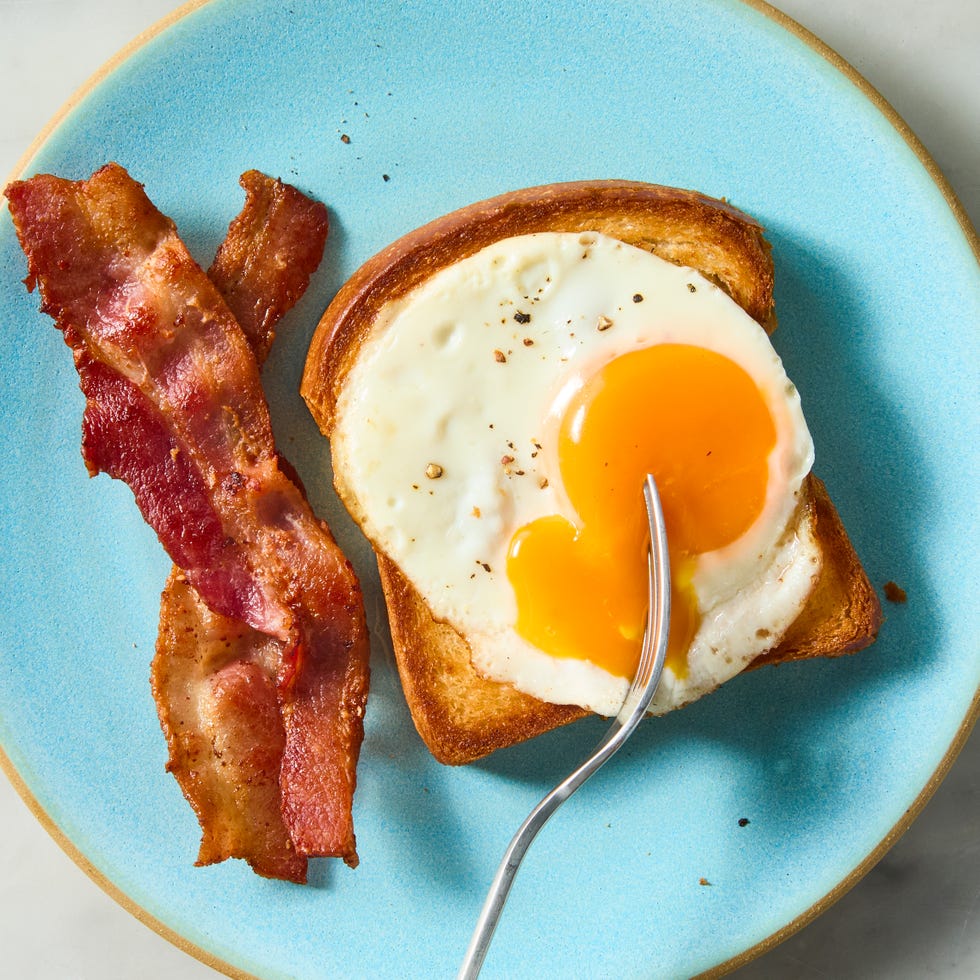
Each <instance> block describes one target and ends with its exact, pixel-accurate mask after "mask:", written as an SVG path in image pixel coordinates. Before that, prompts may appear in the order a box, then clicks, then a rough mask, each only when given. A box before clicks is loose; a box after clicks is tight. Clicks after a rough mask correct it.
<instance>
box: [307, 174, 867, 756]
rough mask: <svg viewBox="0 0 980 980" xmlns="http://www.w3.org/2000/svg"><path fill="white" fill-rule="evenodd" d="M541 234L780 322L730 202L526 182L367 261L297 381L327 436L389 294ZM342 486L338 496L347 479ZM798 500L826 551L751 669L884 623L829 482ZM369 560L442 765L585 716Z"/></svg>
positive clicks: (757, 255)
mask: <svg viewBox="0 0 980 980" xmlns="http://www.w3.org/2000/svg"><path fill="white" fill-rule="evenodd" d="M541 231H573V232H579V231H596V232H601V233H604V234H606V235H610V236H612V237H615V238H617V239H619V240H621V241H624V242H626V243H628V244H631V245H635V246H639V247H641V248H645V249H647V250H649V251H651V252H653V253H654V254H656V255H658V256H659V257H661V258H664V259H667V260H669V261H671V262H674V263H676V264H678V265H684V266H688V267H691V268H694V269H696V270H697V271H699V272H700V273H701V274H702V275H704V276H706V277H708V278H710V279H711V280H713V281H714V282H715V283H717V284H718V285H719V286H721V287H722V288H723V289H724V290H725V291H726V292H727V293H728V294H729V295H730V296H731V297H732V299H734V300H735V302H737V303H738V304H739V305H740V306H741V307H742V308H743V309H744V310H745V311H746V312H747V313H748V314H749V315H750V316H752V317H753V319H755V320H756V321H757V322H758V323H760V324H761V325H762V326H763V327H764V328H765V329H766V331H767V332H769V333H771V332H772V330H773V329H774V328H775V325H776V318H775V310H774V305H773V281H774V276H773V263H772V258H771V253H770V247H769V244H768V243H767V242H766V240H765V238H764V237H763V233H762V228H761V226H760V225H759V224H758V223H757V222H755V221H754V220H752V219H751V218H749V217H748V216H747V215H745V214H743V213H741V212H740V211H738V210H736V209H735V208H733V207H731V206H730V205H728V204H727V203H725V202H722V201H718V200H714V199H711V198H708V197H705V196H703V195H701V194H697V193H694V192H691V191H683V190H677V189H674V188H666V187H660V186H655V185H650V184H643V183H637V182H629V181H589V182H576V183H568V184H553V185H548V186H545V187H537V188H528V189H525V190H521V191H516V192H513V193H510V194H504V195H502V196H500V197H497V198H492V199H490V200H488V201H483V202H480V203H477V204H473V205H471V206H469V207H466V208H463V209H461V210H459V211H455V212H453V213H451V214H448V215H445V216H444V217H441V218H438V219H436V220H435V221H433V222H431V223H429V224H427V225H425V226H423V227H422V228H419V229H417V230H416V231H413V232H411V233H409V234H408V235H406V236H404V237H403V238H401V239H399V240H398V241H396V242H394V243H393V244H392V245H390V246H389V247H388V248H386V249H385V250H383V251H382V252H380V253H379V254H378V255H376V256H374V258H372V259H370V260H368V262H366V263H365V264H364V265H363V266H362V267H361V268H360V269H359V270H358V271H357V272H356V273H355V274H354V275H353V276H352V277H351V279H349V280H348V282H347V283H346V284H345V285H344V286H343V288H342V289H341V290H340V292H339V293H338V294H337V296H336V298H335V299H334V301H333V302H332V303H331V304H330V306H329V308H328V309H327V311H326V312H325V313H324V315H323V318H322V319H321V321H320V324H319V326H318V328H317V330H316V333H315V335H314V337H313V340H312V343H311V345H310V350H309V355H308V358H307V362H306V369H305V373H304V376H303V382H302V387H301V392H302V395H303V397H304V398H305V400H306V402H307V404H308V406H309V408H310V411H311V412H312V414H313V416H314V418H315V419H316V421H317V423H318V425H319V426H320V429H321V430H322V431H323V433H324V434H325V435H326V436H327V437H328V438H329V437H330V435H331V432H332V430H333V427H334V424H335V421H336V418H335V411H336V406H337V401H338V398H339V396H340V393H341V392H342V390H343V388H344V385H345V383H346V380H347V376H348V373H349V371H350V370H351V367H352V366H353V364H354V363H355V361H356V359H357V356H358V353H359V351H360V348H361V344H362V343H363V341H364V340H365V338H366V337H367V336H368V335H369V334H370V332H371V330H372V329H373V326H374V323H375V318H376V317H377V315H378V313H379V312H380V311H381V310H382V308H383V307H384V306H385V305H386V304H387V303H389V302H390V301H392V300H395V299H398V298H400V297H402V296H404V295H406V294H407V293H409V292H410V291H411V290H412V289H414V288H415V287H416V286H418V285H419V284H420V283H422V282H423V281H424V280H426V279H427V278H428V277H429V276H431V275H432V274H434V273H435V272H437V271H438V270H439V269H441V268H443V267H445V266H447V265H450V264H452V263H454V262H457V261H459V260H460V259H463V258H465V257H467V256H469V255H472V254H474V253H475V252H477V251H479V250H480V249H482V248H484V247H486V246H487V245H490V244H492V243H493V242H495V241H498V240H500V239H502V238H506V237H510V236H515V235H523V234H530V233H533V232H541ZM337 483H338V490H339V491H341V496H342V497H343V496H344V492H343V489H342V481H341V480H339V479H338V481H337ZM802 498H803V506H804V508H805V510H806V513H807V515H808V516H807V520H810V521H812V522H813V526H814V527H815V537H816V539H817V540H818V542H819V545H820V550H821V553H822V558H823V562H822V570H821V573H820V577H819V580H818V582H817V584H816V587H815V588H814V591H813V593H812V594H811V596H810V598H809V600H808V601H807V604H806V606H805V607H804V609H803V611H802V613H801V614H800V615H799V617H798V618H797V619H796V621H795V622H794V623H793V624H792V626H791V627H790V629H789V631H788V632H787V633H786V635H785V636H784V637H783V638H782V640H781V642H780V643H779V644H778V646H776V647H775V648H774V649H772V650H770V651H769V652H767V653H765V654H763V655H762V656H760V657H758V658H757V659H756V660H755V661H753V663H752V664H751V666H752V667H755V666H757V665H762V664H765V663H780V662H783V661H787V660H796V659H804V658H808V657H815V656H836V655H839V654H843V653H851V652H853V651H855V650H859V649H861V648H862V647H864V646H867V645H868V644H869V643H871V642H872V641H873V639H874V637H875V635H876V633H877V630H878V627H879V625H880V622H881V609H880V604H879V602H878V599H877V596H876V595H875V592H874V590H873V589H872V588H871V585H870V583H869V582H868V579H867V576H866V575H865V573H864V570H863V568H862V567H861V564H860V561H859V560H858V558H857V556H856V554H855V552H854V549H853V547H852V546H851V543H850V541H849V539H848V537H847V534H846V532H845V530H844V527H843V525H842V523H841V521H840V518H839V517H838V515H837V512H836V510H835V509H834V506H833V504H832V503H831V500H830V498H829V496H828V495H827V491H826V488H825V487H824V485H823V484H822V483H821V482H820V481H819V480H818V479H817V478H816V477H814V476H812V475H810V476H809V477H807V479H806V481H805V483H804V486H803V491H802ZM345 503H347V504H348V509H351V510H352V512H354V511H356V508H354V507H352V506H351V502H350V501H345ZM355 517H356V514H355ZM377 559H378V566H379V570H380V574H381V583H382V588H383V590H384V594H385V599H386V602H387V606H388V616H389V621H390V625H391V633H392V641H393V644H394V650H395V656H396V661H397V664H398V670H399V674H400V677H401V681H402V685H403V688H404V691H405V696H406V699H407V701H408V705H409V708H410V710H411V713H412V718H413V720H414V722H415V725H416V727H417V729H418V731H419V733H420V735H421V736H422V738H423V740H424V741H425V743H426V745H427V746H428V747H429V749H430V751H431V752H432V754H433V755H434V756H435V758H436V759H438V760H439V761H440V762H444V763H448V764H461V763H466V762H470V761H473V760H474V759H478V758H480V757H482V756H484V755H487V754H488V753H490V752H492V751H494V750H496V749H498V748H502V747H504V746H507V745H512V744H515V743H517V742H520V741H523V740H524V739H527V738H531V737H533V736H535V735H538V734H541V733H542V732H545V731H548V730H550V729H552V728H555V727H557V726H559V725H563V724H566V723H568V722H571V721H574V720H576V719H578V718H581V717H583V716H584V715H585V714H587V712H586V711H585V710H584V709H582V708H579V707H577V706H569V705H553V704H548V703H546V702H542V701H540V700H538V699H536V698H533V697H531V696H529V695H526V694H523V693H521V692H520V691H518V690H516V689H515V688H513V687H512V686H511V685H509V684H504V683H499V682H497V681H493V680H489V679H487V678H485V677H483V676H482V675H480V674H479V673H478V672H477V671H476V669H475V668H474V667H473V665H472V664H471V662H470V651H469V646H468V644H467V641H466V638H465V637H464V636H462V635H460V634H459V633H458V632H457V631H456V629H454V628H453V627H452V626H451V625H449V624H448V623H445V622H440V621H438V620H437V619H435V618H434V616H433V614H432V611H431V610H430V608H429V606H428V604H427V603H426V601H425V599H424V598H423V597H422V596H421V595H420V594H419V593H418V592H417V591H416V589H415V588H414V587H413V585H412V583H411V582H410V581H409V580H408V579H407V578H406V577H405V575H404V574H403V573H402V571H401V569H400V568H399V567H398V566H397V564H395V563H394V562H393V561H392V560H391V559H390V558H388V557H387V556H386V555H385V554H383V553H380V552H379V553H378V554H377Z"/></svg>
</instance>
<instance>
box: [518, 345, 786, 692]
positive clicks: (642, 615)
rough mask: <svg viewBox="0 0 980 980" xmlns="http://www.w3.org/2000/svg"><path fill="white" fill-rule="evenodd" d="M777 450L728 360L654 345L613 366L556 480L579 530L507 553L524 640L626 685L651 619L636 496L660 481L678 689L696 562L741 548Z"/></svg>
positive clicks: (577, 412)
mask: <svg viewBox="0 0 980 980" xmlns="http://www.w3.org/2000/svg"><path fill="white" fill-rule="evenodd" d="M775 444H776V429H775V424H774V423H773V420H772V417H771V415H770V413H769V410H768V408H767V406H766V403H765V400H764V399H763V396H762V393H761V392H760V391H759V388H758V387H757V385H756V384H755V382H754V381H753V380H752V378H751V377H750V376H749V375H748V374H747V373H746V372H745V370H744V369H743V368H741V367H739V366H738V365H737V364H735V363H734V362H733V361H731V360H729V359H728V358H727V357H724V356H723V355H721V354H718V353H716V352H714V351H711V350H706V349H704V348H701V347H693V346H690V345H686V344H660V345H657V346H654V347H648V348H645V349H642V350H637V351H634V352H632V353H629V354H625V355H623V356H621V357H618V358H616V359H615V360H613V361H611V362H609V363H608V364H607V365H606V366H605V367H604V368H602V369H601V370H600V371H599V372H598V373H597V374H596V375H594V376H593V377H592V378H591V379H589V380H588V381H587V382H586V383H585V384H584V385H583V386H582V388H581V389H580V390H579V391H578V392H577V394H576V395H575V396H574V397H573V399H572V401H571V402H570V404H569V406H568V408H567V410H566V411H565V414H564V415H563V416H562V419H561V423H560V428H559V445H558V460H559V467H560V470H561V476H562V480H563V482H564V485H565V490H566V492H567V494H568V497H569V500H570V502H571V503H572V505H573V506H574V508H575V511H576V513H577V519H576V520H575V522H574V523H573V522H572V521H570V520H568V519H567V518H565V517H562V516H560V515H557V514H556V515H553V516H549V517H543V518H540V519H538V520H535V521H532V522H531V523H530V524H526V525H524V527H522V528H520V529H519V530H518V531H517V532H516V534H515V535H514V537H513V539H512V540H511V544H510V550H509V553H508V560H507V574H508V577H509V578H510V581H511V584H512V586H513V588H514V592H515V595H516V598H517V609H518V618H517V630H518V632H519V633H520V634H521V635H522V636H523V637H524V638H525V639H527V640H528V641H529V642H531V643H533V644H534V645H535V646H537V647H539V648H540V649H542V650H545V651H546V652H548V653H550V654H552V655H554V656H559V657H574V658H579V659H583V660H591V661H592V662H593V663H595V664H597V665H598V666H600V667H603V668H605V669H606V670H608V671H609V672H610V673H612V674H615V675H618V676H624V677H631V676H632V674H633V673H634V671H635V670H636V663H637V661H638V658H639V652H640V645H641V643H642V640H643V629H644V624H645V620H646V606H647V565H646V553H647V544H648V540H649V532H648V529H647V519H646V511H645V508H644V504H643V496H642V485H643V479H644V476H645V474H647V473H652V474H653V475H654V477H655V478H656V480H657V488H658V490H659V492H660V497H661V502H662V504H663V509H664V519H665V522H666V525H667V542H668V548H669V551H670V565H671V579H672V592H671V630H670V643H669V647H668V653H667V663H668V666H669V667H670V669H671V670H672V671H673V672H674V674H675V675H676V676H679V677H683V676H684V675H685V674H686V673H687V650H688V647H689V645H690V642H691V639H692V637H693V636H694V634H695V632H696V630H697V627H698V623H699V621H700V615H699V611H698V603H697V596H696V595H695V592H694V588H693V585H692V581H691V580H692V575H693V572H694V568H695V564H696V559H697V556H698V555H700V554H703V553H705V552H708V551H714V550H715V549H717V548H722V547H724V546H725V545H727V544H730V543H731V542H733V541H735V540H737V539H738V538H739V537H741V535H742V534H743V533H744V532H745V531H746V530H748V529H749V528H750V527H751V526H752V524H753V523H754V522H755V520H756V519H757V518H758V516H759V514H760V513H761V512H762V509H763V505H764V504H765V499H766V483H767V479H768V457H769V454H770V452H771V451H772V449H773V447H774V446H775Z"/></svg>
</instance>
